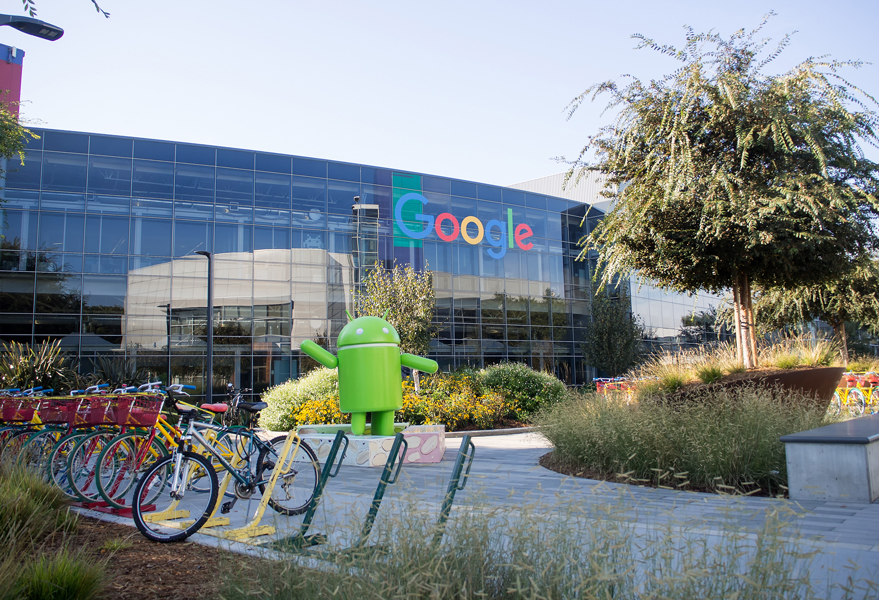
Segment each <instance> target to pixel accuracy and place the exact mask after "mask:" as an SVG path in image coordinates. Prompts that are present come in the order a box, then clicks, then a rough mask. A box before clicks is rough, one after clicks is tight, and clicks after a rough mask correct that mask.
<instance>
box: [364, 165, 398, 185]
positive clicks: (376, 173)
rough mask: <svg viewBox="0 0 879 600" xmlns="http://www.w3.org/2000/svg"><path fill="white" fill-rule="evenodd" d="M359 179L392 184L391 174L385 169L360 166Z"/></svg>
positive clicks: (367, 181) (377, 183) (365, 181)
mask: <svg viewBox="0 0 879 600" xmlns="http://www.w3.org/2000/svg"><path fill="white" fill-rule="evenodd" d="M360 181H362V182H363V183H372V184H375V185H387V186H390V185H393V175H392V173H391V171H388V170H387V169H375V168H372V167H360Z"/></svg>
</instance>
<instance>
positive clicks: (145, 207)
mask: <svg viewBox="0 0 879 600" xmlns="http://www.w3.org/2000/svg"><path fill="white" fill-rule="evenodd" d="M172 211H173V204H171V203H170V202H166V201H164V200H146V199H143V198H134V199H132V201H131V214H132V215H137V216H139V217H170V216H171V215H172Z"/></svg>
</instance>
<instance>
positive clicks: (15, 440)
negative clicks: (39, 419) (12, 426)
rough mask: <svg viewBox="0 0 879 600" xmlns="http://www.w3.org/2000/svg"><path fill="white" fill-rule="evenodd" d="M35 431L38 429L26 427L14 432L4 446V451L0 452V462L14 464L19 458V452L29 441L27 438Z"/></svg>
mask: <svg viewBox="0 0 879 600" xmlns="http://www.w3.org/2000/svg"><path fill="white" fill-rule="evenodd" d="M35 432H36V430H34V429H25V430H19V431H17V432H15V433H13V434H12V436H11V437H10V438H9V439H8V440H7V441H6V444H5V445H4V446H3V448H2V453H0V462H3V463H5V464H8V465H9V464H13V463H14V462H15V461H16V460H17V458H18V454H19V453H20V452H21V449H22V448H23V447H24V445H25V444H26V443H27V439H28V438H29V437H30V436H31V435H33V434H34V433H35Z"/></svg>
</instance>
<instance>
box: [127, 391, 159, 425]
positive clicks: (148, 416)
mask: <svg viewBox="0 0 879 600" xmlns="http://www.w3.org/2000/svg"><path fill="white" fill-rule="evenodd" d="M126 400H127V401H128V405H127V407H126V408H125V410H122V408H121V406H120V410H119V411H118V412H117V413H116V424H117V425H131V426H134V427H152V426H153V425H155V424H156V421H158V419H159V410H160V409H161V408H162V399H161V398H159V397H158V396H129V397H127V398H126Z"/></svg>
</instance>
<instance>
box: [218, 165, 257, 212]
mask: <svg viewBox="0 0 879 600" xmlns="http://www.w3.org/2000/svg"><path fill="white" fill-rule="evenodd" d="M216 198H217V202H226V203H231V202H237V203H238V204H246V205H249V206H253V171H243V170H240V169H224V168H217V194H216Z"/></svg>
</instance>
